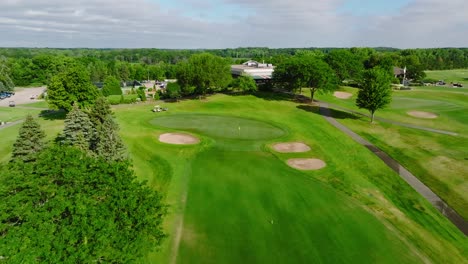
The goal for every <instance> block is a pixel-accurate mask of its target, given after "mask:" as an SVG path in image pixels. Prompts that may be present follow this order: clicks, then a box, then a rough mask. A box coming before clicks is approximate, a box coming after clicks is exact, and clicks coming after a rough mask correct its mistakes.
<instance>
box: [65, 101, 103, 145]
mask: <svg viewBox="0 0 468 264" xmlns="http://www.w3.org/2000/svg"><path fill="white" fill-rule="evenodd" d="M94 137H95V129H94V127H93V123H91V121H90V119H89V117H88V115H87V114H86V113H85V112H83V111H81V110H80V108H78V106H77V105H76V104H75V105H73V109H72V110H71V111H70V112H69V113H68V114H67V117H66V118H65V127H64V129H63V133H62V136H61V141H62V143H63V144H65V145H70V146H75V147H77V148H79V149H81V150H82V151H85V152H86V151H89V149H91V143H92V141H93V138H94Z"/></svg>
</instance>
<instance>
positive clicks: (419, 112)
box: [408, 111, 437, 119]
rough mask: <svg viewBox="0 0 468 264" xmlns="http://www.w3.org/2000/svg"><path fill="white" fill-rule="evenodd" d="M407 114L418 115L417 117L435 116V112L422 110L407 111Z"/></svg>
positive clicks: (430, 117)
mask: <svg viewBox="0 0 468 264" xmlns="http://www.w3.org/2000/svg"><path fill="white" fill-rule="evenodd" d="M408 115H410V116H414V117H418V118H429V119H432V118H437V114H434V113H430V112H423V111H409V112H408Z"/></svg>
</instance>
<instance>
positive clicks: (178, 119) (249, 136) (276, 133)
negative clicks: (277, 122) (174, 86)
mask: <svg viewBox="0 0 468 264" xmlns="http://www.w3.org/2000/svg"><path fill="white" fill-rule="evenodd" d="M152 123H153V124H155V125H157V126H161V127H168V128H174V129H183V130H185V131H191V132H194V133H201V134H204V135H206V136H209V137H212V138H216V139H227V140H229V139H240V140H248V141H254V140H259V139H264V140H268V139H274V138H278V137H281V136H283V135H285V132H284V131H283V130H282V129H281V128H279V127H275V126H273V125H270V124H268V123H265V122H259V121H256V120H250V119H246V118H238V117H232V116H215V115H195V114H184V115H174V116H164V117H159V118H156V119H154V121H153V122H152Z"/></svg>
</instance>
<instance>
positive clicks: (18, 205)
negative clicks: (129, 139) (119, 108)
mask: <svg viewBox="0 0 468 264" xmlns="http://www.w3.org/2000/svg"><path fill="white" fill-rule="evenodd" d="M45 137H46V135H45V133H44V131H42V130H41V128H40V125H39V123H38V122H36V120H34V118H33V117H32V116H28V117H27V118H26V120H25V121H24V122H23V124H22V126H21V128H20V130H19V134H18V137H17V140H16V141H15V143H14V146H13V152H12V158H11V161H10V162H9V163H8V164H1V165H0V199H1V200H2V203H0V212H2V213H1V214H0V260H1V262H5V263H36V262H40V263H141V261H142V259H143V257H145V256H146V255H147V254H148V253H149V252H150V251H152V250H154V249H157V248H159V246H160V245H161V242H162V240H163V239H164V237H165V236H166V235H165V234H164V233H163V231H162V221H163V217H164V215H165V214H166V206H165V205H164V204H163V202H162V197H161V196H160V195H159V194H158V193H157V192H156V191H154V190H152V189H150V188H149V187H148V186H146V184H145V183H142V182H139V181H137V180H136V177H135V174H134V172H133V171H132V169H131V162H130V160H129V159H128V157H127V156H126V150H125V147H124V145H123V142H122V140H121V139H120V137H119V135H118V125H117V123H116V122H115V120H114V119H113V114H112V111H111V109H110V106H109V104H108V103H107V101H106V100H105V99H104V98H102V97H99V98H98V99H97V100H96V101H95V103H94V104H93V105H92V106H90V107H87V108H86V107H83V108H80V107H78V105H77V104H75V105H74V106H73V107H72V109H71V110H70V112H68V114H67V116H66V119H65V126H64V129H63V131H62V133H61V134H60V135H59V136H58V137H57V138H55V140H54V141H53V142H46V141H45Z"/></svg>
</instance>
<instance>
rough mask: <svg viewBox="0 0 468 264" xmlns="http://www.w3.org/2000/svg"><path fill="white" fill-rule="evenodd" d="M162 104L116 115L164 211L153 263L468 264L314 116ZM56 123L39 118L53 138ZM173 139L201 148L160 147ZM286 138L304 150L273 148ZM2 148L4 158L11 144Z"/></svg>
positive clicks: (441, 230)
mask: <svg viewBox="0 0 468 264" xmlns="http://www.w3.org/2000/svg"><path fill="white" fill-rule="evenodd" d="M164 106H165V107H168V108H169V109H170V110H169V111H168V112H161V113H153V112H152V111H151V110H152V104H150V103H147V104H143V103H141V104H133V105H120V106H116V107H115V108H114V109H115V112H116V117H117V119H118V121H119V124H120V125H121V134H122V137H123V139H124V141H125V143H126V145H127V147H128V149H129V152H130V155H131V157H132V160H133V164H134V169H135V172H136V173H137V176H138V177H139V178H140V179H141V180H146V181H147V182H148V184H149V185H150V186H151V187H153V188H155V189H157V190H159V191H160V192H161V193H163V194H164V196H165V200H166V202H167V203H168V204H169V205H170V207H169V211H170V214H169V215H168V217H167V219H166V221H165V228H166V230H167V232H168V233H169V238H168V239H167V240H166V242H165V243H164V245H163V247H162V248H161V251H160V252H158V253H154V254H151V255H150V256H149V259H148V260H147V262H148V263H176V262H177V263H187V262H188V263H239V262H244V263H310V262H323V263H418V262H427V261H430V262H435V263H467V260H466V257H465V256H466V254H467V252H468V248H467V245H468V240H467V238H466V237H465V236H464V235H463V234H462V233H461V232H459V231H458V230H457V229H456V228H455V227H454V226H453V225H452V224H451V223H450V222H449V221H448V220H446V219H445V218H444V217H443V216H442V215H441V214H440V213H438V212H437V211H436V210H435V209H434V208H433V207H432V206H431V205H430V204H429V203H428V202H427V201H425V200H424V199H423V198H422V197H421V196H419V195H418V194H417V193H415V192H414V191H413V190H412V189H411V188H410V187H409V186H408V185H407V184H406V183H405V182H403V180H401V179H400V178H399V176H398V175H396V174H395V173H394V172H393V171H392V170H391V169H389V168H388V167H386V165H385V164H384V163H383V162H381V161H380V160H379V159H378V158H376V157H375V156H374V155H373V154H372V153H370V152H369V151H368V150H367V149H365V148H364V147H361V146H360V145H358V144H357V143H355V142H354V141H353V140H352V139H350V138H348V137H346V136H344V135H343V134H342V133H341V132H340V131H338V130H336V129H334V128H333V127H332V126H331V125H329V124H328V123H327V122H326V121H325V120H324V118H323V117H322V116H320V115H318V114H317V108H314V107H311V106H301V105H298V104H297V103H295V102H292V101H290V100H288V98H282V97H281V96H270V95H265V94H261V95H259V96H257V97H256V96H228V95H215V96H210V97H208V98H207V99H206V100H184V101H182V102H179V103H170V104H165V105H164ZM60 122H63V121H61V120H41V124H42V125H43V127H44V128H45V129H46V130H48V134H49V135H53V136H55V135H56V133H57V132H58V130H59V128H60V125H61V123H60ZM8 129H10V130H9V131H5V130H6V129H5V130H0V137H1V138H3V137H2V136H4V135H6V134H10V135H11V134H13V133H14V132H15V131H14V129H16V128H15V127H13V128H8ZM173 131H178V132H183V131H185V132H188V133H190V134H193V135H196V136H198V137H199V138H200V139H201V142H200V144H198V145H190V146H189V145H187V146H180V145H170V144H165V143H161V142H159V141H158V140H157V138H158V135H159V134H161V133H165V132H173ZM282 141H301V142H304V143H306V144H307V145H309V146H311V150H310V151H309V152H306V153H295V154H279V153H276V152H274V151H272V149H271V144H272V143H274V142H282ZM2 143H4V144H2V145H1V146H0V147H1V148H2V149H1V151H0V154H1V155H8V154H6V153H7V152H8V151H6V150H4V149H5V145H8V144H11V143H12V140H11V139H8V140H6V141H2ZM293 157H294V158H296V157H314V158H320V159H322V160H324V161H325V162H326V163H327V166H326V167H325V168H323V169H321V170H319V171H311V172H304V171H298V170H294V169H292V168H290V167H288V166H287V165H286V164H285V161H286V160H287V159H288V158H293ZM3 160H5V158H3Z"/></svg>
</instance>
